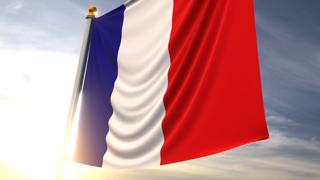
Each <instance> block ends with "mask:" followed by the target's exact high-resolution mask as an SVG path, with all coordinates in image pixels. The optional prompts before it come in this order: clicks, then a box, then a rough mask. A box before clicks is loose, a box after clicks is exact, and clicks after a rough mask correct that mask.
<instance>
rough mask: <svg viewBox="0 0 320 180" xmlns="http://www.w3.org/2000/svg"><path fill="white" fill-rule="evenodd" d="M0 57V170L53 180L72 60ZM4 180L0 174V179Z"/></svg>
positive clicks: (26, 54) (44, 55)
mask: <svg viewBox="0 0 320 180" xmlns="http://www.w3.org/2000/svg"><path fill="white" fill-rule="evenodd" d="M0 54H1V59H0V81H1V83H2V84H1V86H0V143H1V144H0V145H1V148H0V167H1V168H0V170H1V171H3V170H5V171H6V172H8V169H12V168H14V169H15V170H19V172H20V173H22V174H24V175H25V176H24V178H26V177H30V178H32V179H47V180H49V179H55V173H56V166H57V160H58V158H59V156H60V155H61V152H62V139H63V134H64V126H65V123H66V118H67V112H68V106H69V101H70V97H71V92H72V86H73V80H74V75H75V70H76V66H77V64H76V63H77V60H76V59H77V58H76V56H74V55H71V54H62V53H55V52H42V51H35V50H29V51H17V50H16V51H13V50H10V51H4V50H1V51H0ZM8 177H9V175H8V173H5V172H0V179H8ZM10 177H11V176H10ZM10 179H15V178H14V177H11V178H10ZM17 179H18V178H17ZM26 179H28V178H26Z"/></svg>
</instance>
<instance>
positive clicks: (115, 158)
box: [103, 0, 173, 168]
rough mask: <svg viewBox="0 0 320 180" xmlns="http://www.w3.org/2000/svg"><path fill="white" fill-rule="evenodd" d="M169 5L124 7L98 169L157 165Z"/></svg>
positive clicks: (168, 1)
mask: <svg viewBox="0 0 320 180" xmlns="http://www.w3.org/2000/svg"><path fill="white" fill-rule="evenodd" d="M172 11H173V1H172V0H157V1H151V0H131V1H128V2H127V4H126V10H125V14H124V23H123V28H122V40H121V45H120V49H119V55H118V78H117V80H116V82H115V87H114V90H113V93H112V96H111V102H112V106H113V115H112V116H111V119H110V121H109V133H108V135H107V137H106V141H107V146H108V149H107V152H106V154H105V155H104V161H103V166H104V167H115V168H128V167H139V166H144V165H160V150H161V147H162V145H163V141H164V139H163V133H162V126H161V124H162V120H163V118H164V116H165V107H164V104H163V96H164V94H165V92H166V89H167V84H168V77H167V75H168V70H169V66H170V57H169V50H168V44H169V39H170V33H171V26H172Z"/></svg>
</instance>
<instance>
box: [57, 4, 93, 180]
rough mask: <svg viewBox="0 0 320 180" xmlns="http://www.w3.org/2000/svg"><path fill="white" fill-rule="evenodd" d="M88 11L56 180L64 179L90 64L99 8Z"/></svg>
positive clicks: (90, 8) (90, 7)
mask: <svg viewBox="0 0 320 180" xmlns="http://www.w3.org/2000/svg"><path fill="white" fill-rule="evenodd" d="M88 11H89V12H88V15H87V17H86V21H87V22H86V28H85V32H84V36H83V42H82V47H81V52H80V58H79V63H78V69H77V74H76V78H75V82H74V86H73V92H72V96H71V103H70V107H69V113H68V119H67V123H66V125H65V132H64V139H63V152H62V156H61V158H60V159H59V162H58V166H57V174H56V180H62V179H63V174H64V168H65V165H66V163H67V161H68V159H69V155H68V151H69V144H70V138H71V129H72V125H73V121H74V116H75V113H76V110H77V105H78V101H79V97H80V93H81V91H82V88H83V84H84V76H85V73H86V67H87V62H88V52H89V43H90V34H91V26H92V20H93V19H94V18H95V13H96V12H97V8H96V7H95V6H89V8H88Z"/></svg>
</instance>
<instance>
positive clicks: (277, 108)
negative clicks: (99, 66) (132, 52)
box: [0, 0, 320, 180]
mask: <svg viewBox="0 0 320 180" xmlns="http://www.w3.org/2000/svg"><path fill="white" fill-rule="evenodd" d="M121 3H123V1H122V0H108V1H107V0H104V1H103V0H90V1H78V0H55V1H51V0H42V1H37V0H10V1H7V0H0V7H1V8H2V9H1V11H0V179H54V174H55V162H56V160H57V157H58V155H57V154H59V151H60V148H59V147H61V140H62V136H63V127H64V123H65V120H66V117H67V112H68V105H69V101H70V96H71V92H72V86H73V80H74V78H75V72H76V67H77V62H78V56H79V52H80V47H81V42H82V36H83V33H84V27H85V19H84V17H85V16H86V14H87V12H86V11H87V7H88V5H91V4H95V5H96V6H97V7H98V9H99V13H100V14H104V13H105V12H107V11H109V10H111V9H113V8H115V7H117V6H118V5H120V4H121ZM319 8H320V2H319V1H318V0H308V1H301V0H281V1H279V0H255V16H256V27H257V37H258V48H259V59H260V68H261V75H262V86H263V96H264V103H265V110H266V118H267V123H268V127H269V131H270V135H271V138H270V139H269V140H266V141H262V142H258V143H254V144H251V145H247V146H243V147H240V148H236V149H234V150H230V151H227V152H224V153H220V154H217V155H213V156H209V157H205V158H200V159H197V160H191V161H186V162H182V163H176V164H173V165H167V166H163V167H159V168H146V169H132V170H111V169H99V168H93V167H88V166H84V165H79V164H75V163H69V164H68V166H67V168H66V171H65V173H66V176H67V177H66V179H68V180H71V179H107V178H109V179H128V178H130V179H151V178H152V179H196V178H199V179H240V180H241V179H246V180H248V179H268V180H270V179H320V171H319V169H320V103H319V101H320V81H319V78H320V51H319V49H320V21H319V19H320V11H319Z"/></svg>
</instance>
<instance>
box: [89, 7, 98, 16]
mask: <svg viewBox="0 0 320 180" xmlns="http://www.w3.org/2000/svg"><path fill="white" fill-rule="evenodd" d="M88 11H89V13H88V18H94V17H96V15H97V12H98V10H97V7H96V6H89V8H88Z"/></svg>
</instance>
